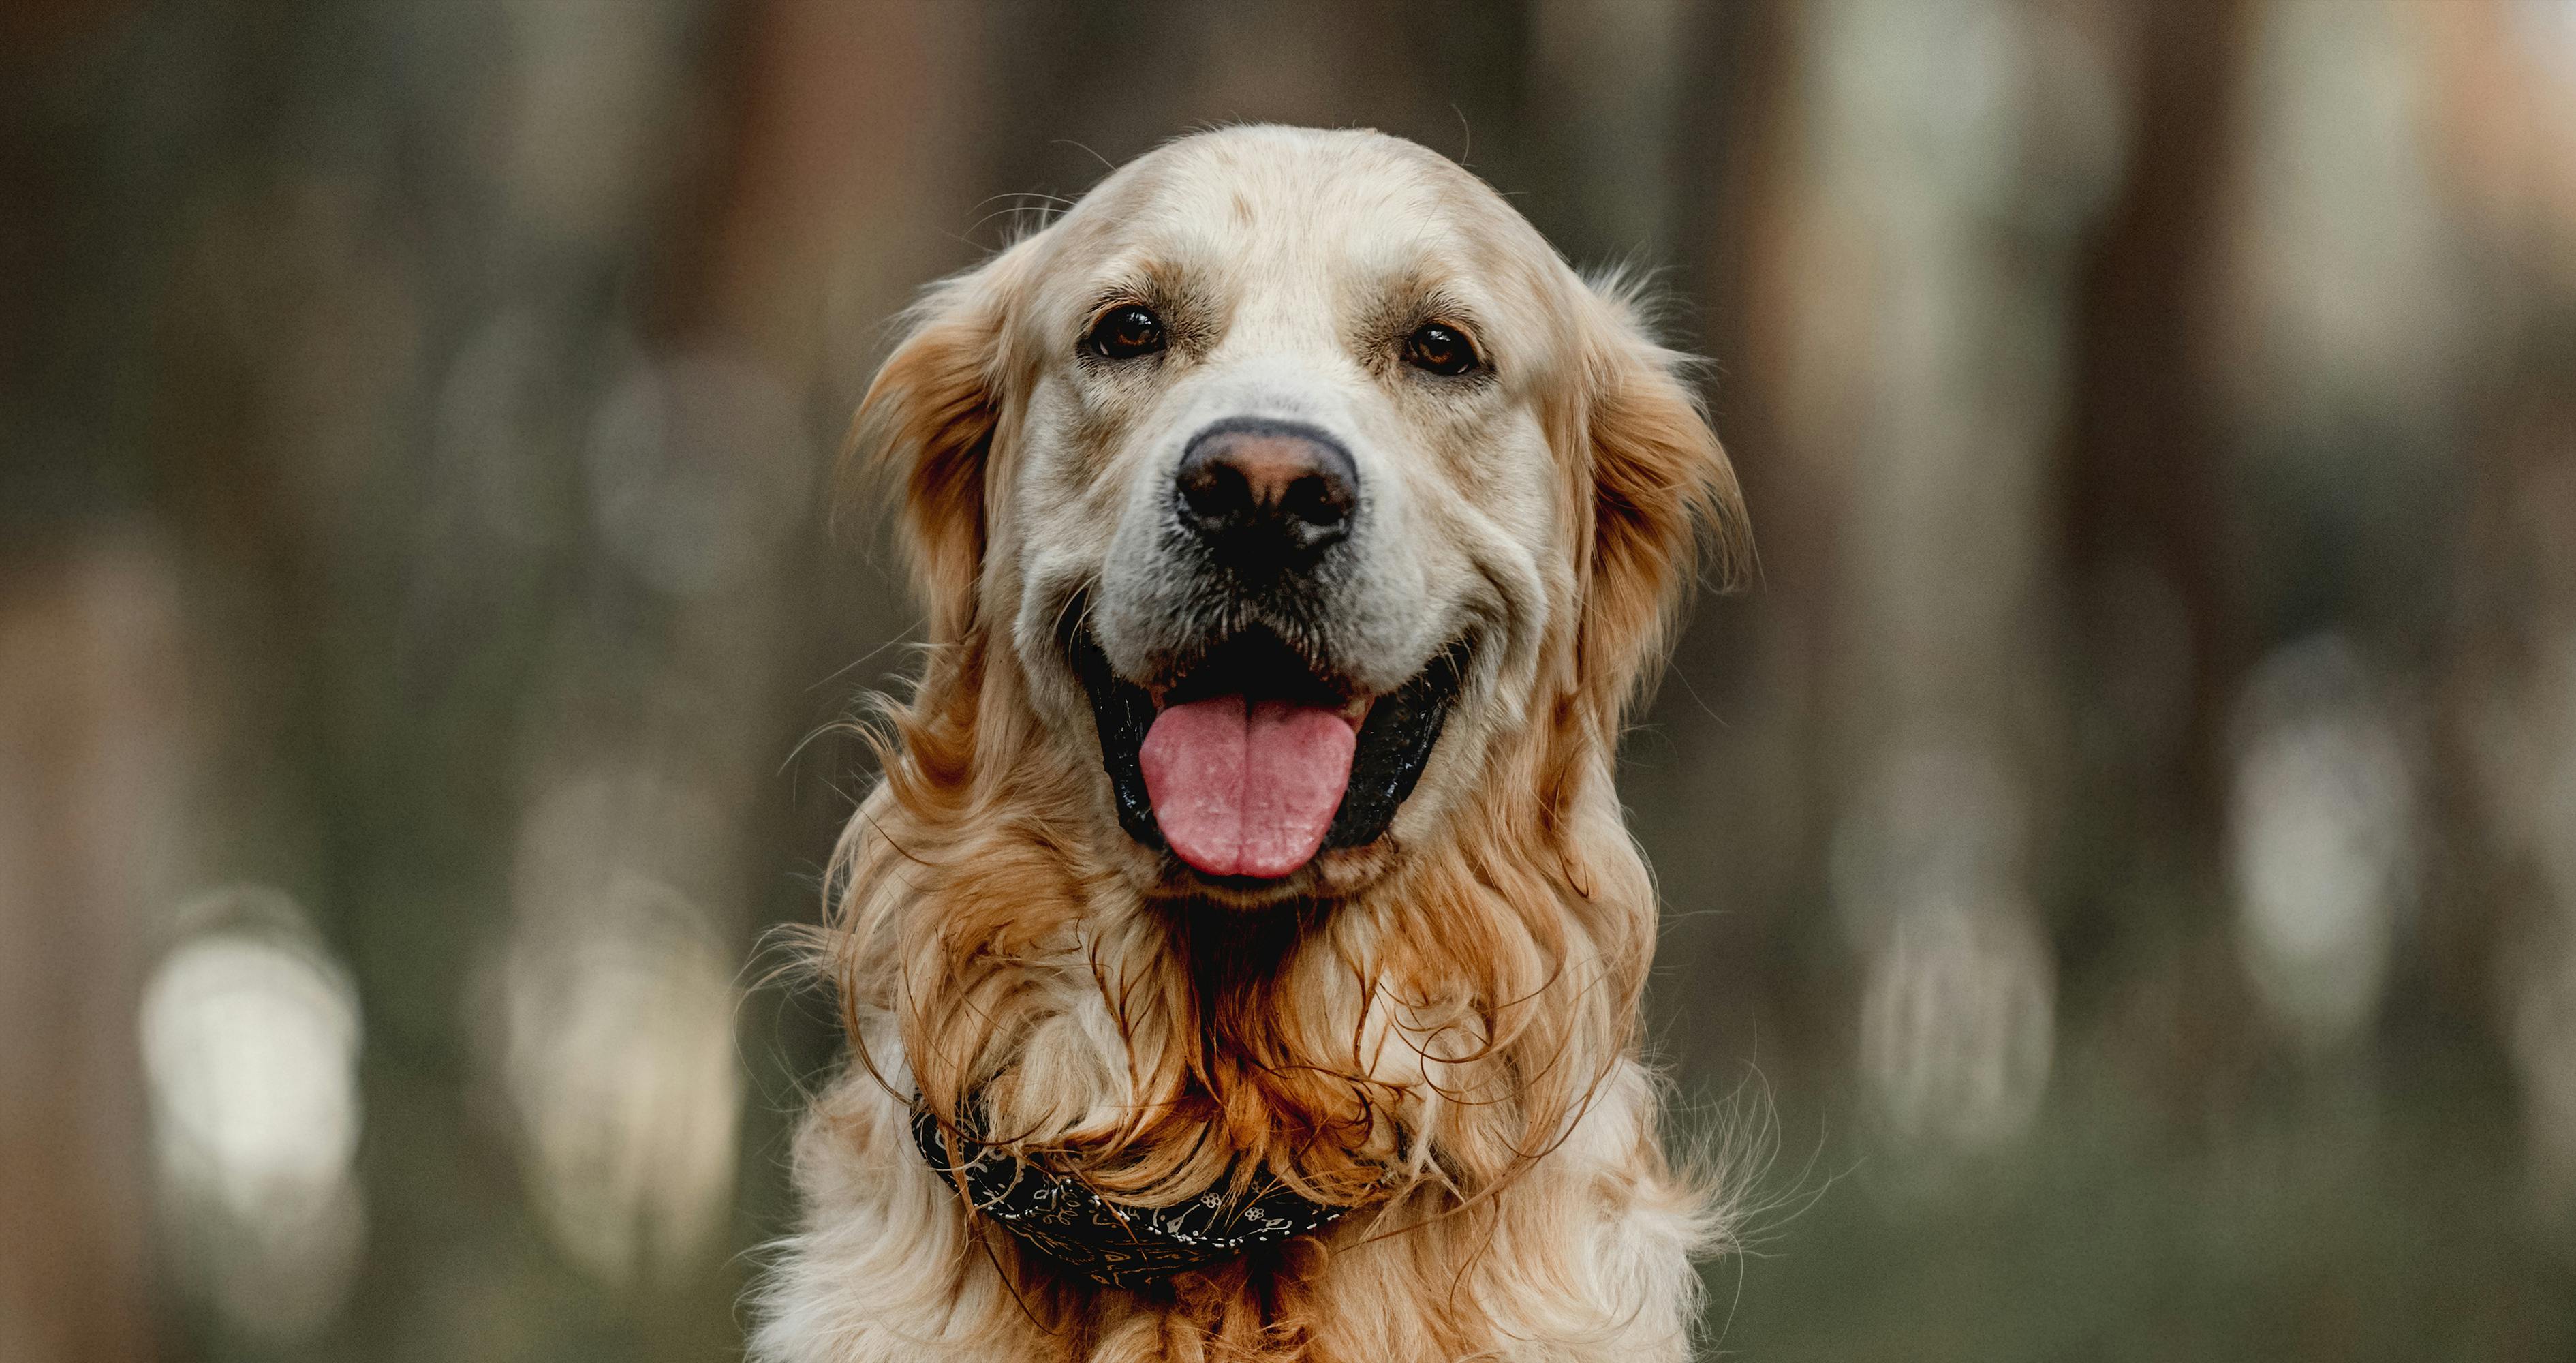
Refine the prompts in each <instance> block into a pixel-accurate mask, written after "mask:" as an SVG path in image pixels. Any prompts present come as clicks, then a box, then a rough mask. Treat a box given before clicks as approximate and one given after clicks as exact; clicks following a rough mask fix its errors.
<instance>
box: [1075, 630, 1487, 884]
mask: <svg viewBox="0 0 2576 1363" xmlns="http://www.w3.org/2000/svg"><path fill="white" fill-rule="evenodd" d="M1066 618H1067V620H1068V624H1067V626H1066V629H1065V634H1064V640H1063V642H1064V647H1065V653H1066V656H1067V657H1068V658H1069V659H1070V660H1071V662H1072V663H1073V671H1074V675H1075V676H1077V677H1079V678H1081V680H1082V689H1083V691H1084V692H1085V693H1086V694H1087V695H1089V697H1090V699H1091V717H1092V720H1093V722H1094V723H1095V724H1096V725H1098V727H1099V730H1100V763H1101V766H1102V768H1103V769H1104V770H1106V771H1107V772H1108V774H1109V786H1110V791H1111V793H1112V795H1113V797H1114V799H1115V801H1116V804H1117V807H1118V826H1119V827H1120V828H1123V829H1125V830H1126V832H1127V836H1129V837H1131V838H1134V839H1135V840H1136V841H1137V842H1139V843H1142V844H1144V845H1145V846H1147V847H1151V848H1154V849H1156V850H1158V851H1159V850H1161V848H1162V847H1163V846H1164V843H1163V830H1162V829H1161V828H1160V827H1159V826H1158V825H1156V823H1155V822H1154V802H1153V799H1152V797H1151V796H1149V795H1148V794H1147V793H1146V790H1145V770H1144V767H1143V765H1142V764H1141V762H1140V761H1139V760H1138V757H1137V754H1138V752H1139V750H1140V749H1142V748H1143V747H1144V744H1145V735H1146V733H1147V732H1148V731H1149V730H1151V729H1152V728H1153V727H1154V716H1155V715H1156V714H1157V713H1159V712H1158V711H1157V709H1156V707H1155V705H1154V698H1153V696H1152V695H1151V694H1149V693H1148V692H1147V691H1146V690H1145V688H1143V687H1141V686H1138V685H1136V684H1135V683H1134V682H1131V681H1128V680H1127V679H1126V678H1124V677H1121V676H1119V675H1118V674H1117V672H1116V671H1115V670H1114V669H1112V668H1111V667H1110V666H1109V655H1107V654H1106V653H1103V652H1102V651H1101V649H1100V645H1099V643H1098V642H1097V641H1095V640H1094V639H1093V638H1092V637H1091V631H1090V630H1089V629H1088V628H1086V627H1084V626H1082V625H1081V624H1080V623H1078V622H1079V621H1081V620H1082V619H1084V618H1085V612H1084V611H1082V610H1081V609H1079V608H1078V607H1077V608H1076V609H1073V610H1069V611H1067V612H1066ZM1284 651H1285V650H1284V646H1280V645H1277V644H1276V642H1275V640H1271V639H1268V638H1266V637H1261V636H1249V637H1246V636H1238V638H1237V639H1235V640H1229V641H1227V643H1226V644H1225V645H1223V646H1220V647H1219V648H1217V649H1212V650H1211V651H1210V657H1211V660H1212V662H1211V664H1210V665H1206V666H1204V667H1203V668H1194V669H1192V672H1191V675H1190V676H1188V677H1185V678H1184V679H1183V680H1182V681H1181V682H1180V683H1179V684H1178V685H1176V686H1175V687H1174V688H1173V690H1174V692H1175V694H1179V693H1183V692H1190V691H1195V692H1206V693H1208V694H1225V693H1230V692H1233V691H1236V690H1249V691H1250V692H1251V693H1252V694H1258V695H1272V694H1280V693H1281V687H1279V686H1259V687H1252V688H1246V687H1242V686H1238V685H1232V684H1224V683H1211V682H1208V681H1206V680H1205V679H1204V677H1203V675H1202V674H1203V672H1207V671H1221V672H1222V673H1224V674H1226V675H1227V677H1228V680H1229V681H1231V680H1233V679H1234V678H1239V677H1240V676H1241V675H1242V672H1243V669H1244V668H1245V667H1246V666H1248V665H1249V663H1248V661H1247V660H1267V659H1271V658H1275V657H1277V656H1278V655H1279V654H1280V653H1282V652H1284ZM1467 658H1468V649H1467V645H1466V643H1465V642H1464V641H1461V642H1458V643H1454V644H1451V645H1450V646H1449V647H1447V648H1445V649H1442V650H1441V651H1440V652H1439V653H1438V654H1436V655H1434V656H1433V657H1432V659H1431V661H1430V662H1429V663H1428V664H1427V665H1425V666H1424V667H1423V669H1422V670H1421V671H1420V672H1417V673H1415V674H1414V675H1413V677H1412V678H1411V679H1410V680H1408V681H1406V682H1405V683H1404V685H1402V686H1400V687H1397V688H1396V689H1395V690H1394V691H1391V692H1389V693H1387V694H1386V695H1383V696H1380V697H1378V698H1377V700H1376V701H1375V702H1374V703H1373V704H1371V705H1370V706H1369V712H1368V718H1367V719H1365V720H1362V721H1361V723H1360V732H1359V744H1358V751H1357V753H1356V754H1355V755H1354V756H1353V757H1352V759H1351V779H1350V784H1349V785H1348V786H1347V787H1346V788H1344V790H1343V791H1342V803H1341V807H1340V808H1339V809H1337V810H1336V811H1334V814H1333V823H1332V827H1331V828H1329V829H1327V830H1326V831H1325V833H1324V846H1326V847H1365V846H1367V845H1368V844H1370V843H1372V842H1375V841H1377V840H1378V839H1379V838H1380V837H1383V836H1385V834H1386V828H1387V825H1388V824H1389V823H1391V822H1393V821H1394V819H1395V812H1396V810H1397V809H1399V808H1401V807H1402V806H1403V804H1404V801H1405V798H1406V797H1407V796H1410V795H1411V794H1413V788H1414V786H1415V785H1416V784H1418V783H1419V782H1420V781H1421V780H1422V769H1423V768H1424V767H1425V766H1427V765H1428V764H1429V763H1430V761H1431V750H1432V749H1433V748H1435V747H1437V746H1438V745H1439V743H1440V731H1441V729H1442V727H1443V726H1445V725H1446V724H1447V723H1448V721H1449V711H1450V709H1451V708H1452V707H1453V706H1454V705H1456V703H1457V700H1458V692H1459V688H1460V686H1461V685H1462V684H1463V681H1464V678H1465V676H1466V668H1467ZM1217 659H1222V660H1223V661H1221V662H1220V661H1213V660H1217ZM1282 672H1283V674H1284V677H1285V681H1284V683H1283V685H1284V687H1285V689H1286V691H1287V692H1289V693H1292V694H1297V695H1299V696H1300V697H1301V698H1312V699H1316V700H1319V701H1320V700H1321V699H1322V698H1323V697H1322V695H1321V694H1320V693H1322V692H1324V691H1327V690H1328V689H1329V685H1330V684H1329V683H1328V682H1326V681H1324V680H1323V679H1320V678H1316V677H1314V676H1312V675H1311V672H1310V671H1309V670H1308V669H1305V668H1304V667H1303V666H1302V665H1299V666H1298V667H1297V668H1295V669H1282ZM1301 672H1303V673H1306V675H1300V673H1301Z"/></svg>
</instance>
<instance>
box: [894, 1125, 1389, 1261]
mask: <svg viewBox="0 0 2576 1363" xmlns="http://www.w3.org/2000/svg"><path fill="white" fill-rule="evenodd" d="M912 1141H913V1144H914V1145H916V1146H919V1147H920V1149H921V1157H922V1158H923V1159H924V1160H926V1161H928V1162H929V1164H930V1167H931V1169H932V1171H934V1172H936V1173H937V1174H939V1175H940V1176H941V1177H942V1178H945V1179H947V1180H948V1181H949V1183H950V1184H951V1185H953V1186H954V1187H955V1188H956V1189H957V1193H958V1195H959V1196H961V1197H963V1198H965V1199H966V1204H967V1205H968V1206H970V1207H973V1208H974V1209H975V1210H976V1211H979V1212H981V1213H983V1214H984V1215H986V1216H989V1217H991V1218H993V1219H994V1220H996V1221H999V1222H1001V1223H1002V1224H1003V1225H1005V1226H1008V1227H1009V1228H1010V1229H1011V1232H1012V1233H1013V1234H1015V1235H1017V1236H1019V1237H1020V1238H1021V1239H1022V1240H1025V1241H1027V1242H1028V1243H1030V1244H1031V1245H1034V1246H1036V1247H1037V1248H1038V1249H1039V1250H1040V1251H1042V1252H1044V1253H1045V1254H1046V1255H1048V1256H1049V1257H1050V1258H1053V1259H1055V1260H1056V1261H1058V1262H1060V1263H1062V1264H1064V1265H1065V1266H1066V1267H1068V1268H1071V1269H1074V1270H1076V1271H1077V1272H1080V1273H1081V1274H1082V1275H1083V1276H1085V1277H1087V1278H1089V1279H1091V1280H1092V1281H1093V1282H1096V1283H1099V1284H1100V1285H1101V1286H1103V1287H1116V1288H1128V1289H1133V1288H1138V1287H1143V1286H1146V1285H1148V1284H1150V1283H1157V1282H1160V1281H1162V1280H1163V1279H1165V1278H1169V1277H1171V1276H1172V1275H1173V1274H1175V1273H1179V1272H1182V1271H1184V1270H1187V1269H1193V1268H1204V1267H1206V1266H1208V1265H1209V1264H1214V1263H1221V1262H1223V1261H1225V1260H1227V1259H1232V1258H1235V1257H1236V1256H1238V1255H1241V1254H1242V1253H1244V1252H1245V1251H1246V1250H1250V1249H1253V1248H1256V1247H1258V1246H1261V1245H1269V1244H1276V1243H1278V1242H1279V1241H1281V1240H1285V1239H1287V1238H1289V1237H1290V1236H1292V1235H1303V1234H1305V1233H1306V1232H1308V1231H1311V1230H1314V1229H1316V1228H1318V1227H1321V1226H1324V1225H1328V1224H1330V1223H1331V1222H1332V1220H1333V1219H1334V1218H1335V1217H1338V1216H1340V1215H1341V1214H1342V1213H1343V1212H1345V1211H1348V1210H1349V1208H1347V1207H1328V1206H1325V1205H1324V1204H1322V1203H1319V1202H1309V1201H1307V1200H1306V1199H1305V1198H1303V1197H1300V1196H1298V1195H1297V1194H1296V1193H1293V1192H1290V1191H1289V1190H1288V1189H1286V1188H1284V1187H1281V1186H1280V1185H1279V1183H1278V1182H1277V1180H1275V1179H1274V1180H1272V1181H1271V1182H1270V1183H1269V1184H1268V1185H1267V1186H1255V1187H1254V1188H1252V1189H1250V1190H1249V1191H1247V1192H1246V1193H1244V1194H1243V1195H1242V1196H1240V1197H1231V1196H1228V1195H1227V1194H1226V1193H1225V1192H1223V1191H1222V1190H1219V1189H1210V1190H1208V1191H1207V1192H1204V1193H1201V1194H1199V1195H1198V1196H1197V1197H1195V1198H1192V1199H1190V1200H1189V1201H1187V1202H1183V1203H1179V1204H1177V1205H1174V1206H1170V1207H1131V1206H1127V1205H1124V1204H1122V1203H1114V1202H1110V1201H1107V1200H1105V1199H1103V1198H1102V1197H1101V1196H1100V1195H1099V1194H1098V1193H1095V1192H1093V1191H1092V1190H1091V1189H1090V1188H1088V1187H1086V1186H1084V1184H1083V1183H1082V1182H1081V1181H1080V1180H1078V1179H1075V1178H1072V1177H1070V1176H1069V1175H1065V1174H1060V1173H1056V1172H1054V1171H1052V1170H1049V1169H1045V1168H1042V1167H1040V1166H1038V1165H1036V1164H1032V1163H1029V1162H1028V1161H1026V1160H1022V1159H1020V1158H1018V1157H1016V1156H1014V1155H1012V1154H1011V1153H1010V1152H1008V1151H1006V1150H1003V1149H1001V1148H999V1147H996V1146H991V1145H986V1144H984V1143H983V1142H982V1141H980V1140H977V1139H975V1138H974V1137H973V1136H971V1135H969V1134H967V1133H965V1132H960V1133H958V1140H957V1149H958V1154H959V1156H960V1158H962V1159H963V1161H964V1162H963V1163H961V1164H951V1163H950V1162H949V1156H948V1141H947V1139H946V1137H945V1136H944V1135H943V1133H942V1132H941V1131H940V1129H939V1119H938V1118H936V1117H933V1116H932V1115H930V1111H929V1109H928V1108H925V1107H923V1106H922V1105H921V1104H919V1103H915V1104H913V1108H912Z"/></svg>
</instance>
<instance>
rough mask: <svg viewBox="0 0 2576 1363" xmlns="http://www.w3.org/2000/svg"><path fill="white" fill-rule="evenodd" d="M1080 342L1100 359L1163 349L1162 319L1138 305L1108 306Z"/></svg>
mask: <svg viewBox="0 0 2576 1363" xmlns="http://www.w3.org/2000/svg"><path fill="white" fill-rule="evenodd" d="M1083 343H1084V344H1085V345H1088V346H1090V347H1091V351H1092V353H1093V354H1095V355H1098V356H1099V357H1100V358H1102V359H1104V360H1132V359H1136V358H1138V357H1140V356H1144V355H1151V354H1153V353H1154V352H1155V351H1157V350H1160V349H1162V348H1163V319H1162V318H1159V317H1156V316H1155V315H1154V314H1152V313H1150V312H1147V311H1146V310H1145V309H1143V308H1140V307H1134V306H1128V307H1123V308H1111V309H1110V310H1109V311H1107V312H1104V313H1102V314H1101V315H1100V320H1099V321H1097V322H1094V323H1092V324H1091V334H1090V335H1089V336H1087V337H1085V338H1084V340H1083Z"/></svg>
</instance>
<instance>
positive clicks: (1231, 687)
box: [1064, 610, 1467, 880]
mask: <svg viewBox="0 0 2576 1363" xmlns="http://www.w3.org/2000/svg"><path fill="white" fill-rule="evenodd" d="M1066 614H1067V616H1068V618H1069V619H1070V620H1072V621H1079V620H1081V619H1082V618H1083V616H1084V613H1083V612H1082V611H1080V610H1073V611H1068V612H1067V613H1066ZM1064 645H1065V651H1066V654H1067V656H1068V657H1069V658H1070V659H1071V661H1072V663H1073V670H1074V673H1075V675H1077V676H1079V677H1080V678H1081V679H1082V686H1083V689H1084V691H1086V692H1088V693H1089V695H1090V698H1091V713H1092V717H1093V719H1094V720H1095V721H1096V722H1097V723H1098V726H1099V730H1100V759H1101V764H1102V765H1103V766H1104V767H1105V768H1107V770H1108V772H1109V784H1110V787H1111V789H1112V791H1113V793H1114V796H1115V798H1116V801H1117V806H1118V822H1119V825H1120V826H1121V827H1122V828H1124V829H1126V830H1127V834H1128V836H1130V837H1132V838H1134V839H1136V841H1138V842H1140V843H1143V844H1144V845H1145V846H1147V847H1159V848H1169V849H1170V850H1171V851H1172V853H1173V855H1175V856H1177V857H1179V858H1180V859H1181V860H1182V861H1183V862H1186V863H1188V865H1189V866H1190V868H1191V869H1193V870H1195V871H1197V872H1199V873H1200V874H1201V875H1206V876H1213V877H1218V878H1221V879H1249V880H1276V879H1279V878H1280V877H1283V876H1286V875H1289V874H1291V873H1293V872H1295V871H1296V870H1297V869H1298V868H1299V867H1301V866H1304V865H1305V864H1306V863H1307V862H1309V861H1312V860H1314V858H1315V855H1316V853H1318V852H1319V851H1322V850H1323V849H1325V848H1328V847H1364V846H1366V845H1368V844H1369V843H1372V842H1375V841H1377V840H1378V838H1380V837H1381V836H1383V835H1384V834H1385V833H1386V827H1387V824H1388V823H1389V821H1391V820H1393V819H1394V818H1395V811H1396V809H1397V808H1398V807H1399V806H1401V805H1402V804H1403V803H1404V800H1405V797H1406V796H1408V795H1411V794H1412V793H1413V787H1414V784H1415V783H1416V782H1418V781H1420V780H1421V779H1422V768H1423V765H1424V764H1425V763H1427V762H1429V761H1430V760H1431V749H1432V748H1433V746H1435V745H1436V744H1437V743H1438V742H1439V741H1440V728H1441V726H1442V725H1443V724H1444V723H1446V722H1447V721H1448V718H1449V709H1450V707H1451V706H1452V705H1453V704H1454V703H1455V702H1456V701H1457V699H1458V688H1459V684H1460V679H1461V677H1462V676H1463V674H1464V671H1465V668H1466V662H1467V646H1466V645H1465V643H1463V642H1461V643H1456V644H1452V645H1450V646H1449V647H1448V648H1446V649H1443V650H1442V651H1441V652H1440V653H1438V654H1437V655H1435V656H1433V658H1432V659H1431V661H1430V663H1428V664H1427V665H1425V666H1424V667H1423V669H1422V670H1421V671H1420V672H1417V673H1415V674H1414V675H1413V677H1412V678H1411V679H1410V680H1408V681H1406V682H1405V683H1404V684H1403V685H1402V686H1400V687H1397V688H1396V689H1395V690H1393V691H1390V692H1387V693H1385V694H1382V695H1377V696H1362V695H1354V694H1352V693H1351V692H1350V689H1349V688H1348V687H1347V686H1344V685H1342V684H1340V683H1338V682H1337V681H1336V680H1335V679H1334V678H1332V677H1331V676H1329V675H1326V674H1325V673H1323V672H1322V671H1320V670H1319V669H1317V668H1316V667H1315V666H1314V665H1313V664H1312V663H1311V662H1309V661H1308V660H1307V659H1306V658H1305V657H1304V656H1303V655H1301V654H1300V653H1298V652H1297V651H1296V650H1295V649H1293V648H1291V647H1290V646H1289V645H1288V644H1287V643H1285V642H1284V641H1282V640H1281V639H1280V638H1279V636H1278V635H1277V634H1275V633H1272V632H1271V631H1269V630H1267V629H1263V628H1259V627H1254V628H1251V629H1247V630H1244V631H1242V632H1240V633H1237V634H1235V635H1232V636H1230V637H1228V638H1226V639H1224V640H1222V641H1220V642H1219V643H1217V644H1215V645H1213V646H1211V647H1210V648H1209V649H1207V650H1206V651H1205V652H1204V653H1203V654H1202V655H1201V656H1200V657H1199V658H1198V659H1197V660H1196V661H1195V662H1193V663H1192V664H1191V665H1190V666H1188V667H1187V668H1185V669H1184V670H1183V671H1182V672H1181V674H1180V675H1179V677H1178V679H1177V680H1175V681H1174V682H1173V683H1172V685H1171V686H1169V687H1167V688H1166V689H1165V690H1164V692H1163V694H1162V695H1161V697H1160V698H1159V699H1158V698H1157V697H1156V696H1155V695H1154V694H1153V693H1152V692H1150V691H1148V690H1146V689H1145V688H1144V687H1142V686H1139V685H1137V684H1135V683H1134V682H1131V681H1128V680H1127V679H1125V678H1123V677H1120V676H1119V675H1118V674H1117V673H1116V672H1115V671H1113V670H1111V668H1110V666H1109V658H1108V655H1107V654H1105V653H1103V652H1101V649H1100V645H1099V644H1098V643H1097V642H1095V641H1094V640H1093V639H1092V637H1091V632H1090V630H1089V629H1088V628H1086V627H1083V626H1081V625H1079V624H1073V625H1069V626H1068V629H1067V631H1066V637H1065V640H1064Z"/></svg>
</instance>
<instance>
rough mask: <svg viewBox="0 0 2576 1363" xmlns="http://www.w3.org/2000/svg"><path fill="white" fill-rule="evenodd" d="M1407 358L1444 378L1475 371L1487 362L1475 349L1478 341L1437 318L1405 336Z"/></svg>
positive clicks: (1424, 370)
mask: <svg viewBox="0 0 2576 1363" xmlns="http://www.w3.org/2000/svg"><path fill="white" fill-rule="evenodd" d="M1404 362H1405V363H1406V364H1409V365H1412V366H1413V367H1414V368H1416V369H1419V370H1422V371H1423V372H1425V373H1429V374H1438V375H1440V376H1441V377H1443V378H1456V377H1458V376H1459V375H1461V374H1472V373H1474V372H1476V371H1477V370H1478V369H1480V368H1482V367H1483V366H1484V363H1485V361H1484V358H1483V357H1482V356H1480V355H1478V354H1477V353H1476V345H1475V342H1473V341H1470V340H1468V339H1467V337H1466V336H1465V334H1464V333H1462V332H1460V331H1458V330H1457V329H1456V328H1455V327H1445V326H1442V325H1441V324H1439V323H1438V322H1433V323H1430V324H1429V325H1427V326H1424V327H1421V328H1420V329H1418V330H1416V331H1415V332H1414V333H1413V334H1412V335H1410V336H1407V337H1405V338H1404Z"/></svg>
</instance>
